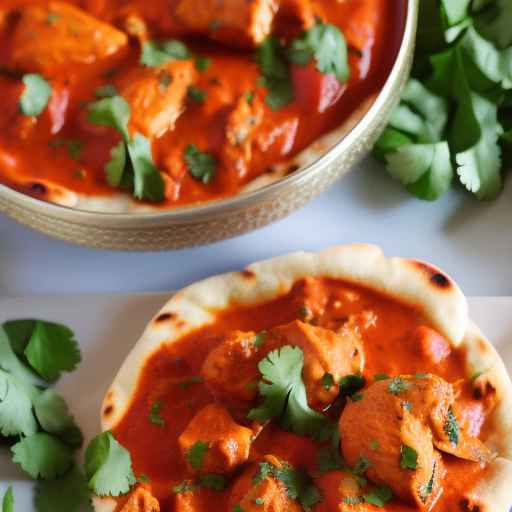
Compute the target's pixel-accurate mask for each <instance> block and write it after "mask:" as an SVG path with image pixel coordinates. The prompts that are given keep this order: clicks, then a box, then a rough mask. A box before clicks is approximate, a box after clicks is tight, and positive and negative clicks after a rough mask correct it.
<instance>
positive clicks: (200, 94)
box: [187, 85, 208, 103]
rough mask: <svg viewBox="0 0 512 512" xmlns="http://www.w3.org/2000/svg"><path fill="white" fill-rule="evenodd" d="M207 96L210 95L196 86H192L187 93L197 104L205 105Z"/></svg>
mask: <svg viewBox="0 0 512 512" xmlns="http://www.w3.org/2000/svg"><path fill="white" fill-rule="evenodd" d="M207 95H208V93H207V92H206V91H205V90H204V89H200V88H199V87H196V86H195V85H191V86H190V87H189V88H188V91H187V96H188V97H189V98H190V99H191V100H192V101H195V102H196V103H204V100H205V99H206V96H207Z"/></svg>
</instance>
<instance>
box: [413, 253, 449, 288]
mask: <svg viewBox="0 0 512 512" xmlns="http://www.w3.org/2000/svg"><path fill="white" fill-rule="evenodd" d="M410 263H411V264H412V265H413V267H415V268H417V269H418V270H420V272H421V273H422V274H423V275H424V276H425V277H426V278H427V279H428V281H429V283H430V284H431V285H432V286H433V288H435V289H436V290H439V291H443V292H444V291H449V290H451V289H452V288H454V287H455V285H454V284H453V282H452V280H451V279H450V278H449V277H447V276H446V275H445V274H443V273H442V272H441V271H440V270H439V269H438V268H436V267H434V266H433V265H429V264H428V263H425V262H423V261H417V260H410Z"/></svg>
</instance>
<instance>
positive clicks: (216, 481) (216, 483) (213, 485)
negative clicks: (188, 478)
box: [199, 474, 226, 491]
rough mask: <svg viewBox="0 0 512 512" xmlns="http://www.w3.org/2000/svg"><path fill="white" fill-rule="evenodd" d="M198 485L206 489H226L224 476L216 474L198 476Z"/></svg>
mask: <svg viewBox="0 0 512 512" xmlns="http://www.w3.org/2000/svg"><path fill="white" fill-rule="evenodd" d="M199 484H200V485H202V486H203V487H206V488H207V489H212V490H214V491H223V490H224V489H225V487H226V478H225V476H224V475H216V474H208V475H200V476H199Z"/></svg>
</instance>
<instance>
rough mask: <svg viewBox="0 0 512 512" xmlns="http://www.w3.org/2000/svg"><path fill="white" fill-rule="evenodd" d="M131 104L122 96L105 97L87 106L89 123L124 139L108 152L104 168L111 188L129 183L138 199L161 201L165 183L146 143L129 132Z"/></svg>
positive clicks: (137, 135)
mask: <svg viewBox="0 0 512 512" xmlns="http://www.w3.org/2000/svg"><path fill="white" fill-rule="evenodd" d="M129 119H130V105H128V102H127V101H126V100H125V99H124V98H123V97H121V96H113V97H111V98H104V99H102V100H99V101H96V102H95V103H92V104H91V105H89V121H90V122H91V123H94V124H99V125H103V126H110V127H112V128H115V129H116V130H117V131H118V132H119V133H120V134H121V135H122V136H123V140H122V141H121V142H120V143H119V144H118V145H116V146H114V148H113V149H112V151H111V159H110V161H109V162H108V163H107V164H106V166H105V172H106V174H107V179H108V182H109V183H110V184H111V185H112V186H122V185H123V183H130V188H133V195H134V196H135V197H136V198H137V199H146V200H148V201H154V202H160V201H163V199H164V181H163V179H162V176H161V175H160V171H159V170H158V169H157V167H156V166H155V163H154V162H153V156H152V153H151V144H150V142H149V140H148V139H147V138H146V137H144V136H143V135H141V134H140V133H136V134H135V135H134V136H133V137H131V136H130V135H129V133H128V121H129Z"/></svg>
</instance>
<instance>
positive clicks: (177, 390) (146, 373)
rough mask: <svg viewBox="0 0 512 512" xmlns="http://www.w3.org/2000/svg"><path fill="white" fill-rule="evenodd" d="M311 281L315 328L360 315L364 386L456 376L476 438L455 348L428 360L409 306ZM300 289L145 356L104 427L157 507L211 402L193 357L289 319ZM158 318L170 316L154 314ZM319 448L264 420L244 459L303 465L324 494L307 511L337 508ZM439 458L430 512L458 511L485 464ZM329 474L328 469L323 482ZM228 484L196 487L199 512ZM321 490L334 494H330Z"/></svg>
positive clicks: (407, 510)
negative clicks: (123, 409)
mask: <svg viewBox="0 0 512 512" xmlns="http://www.w3.org/2000/svg"><path fill="white" fill-rule="evenodd" d="M321 281H322V283H321V284H322V286H323V290H324V292H325V294H326V295H327V296H328V302H327V306H326V308H325V312H324V314H323V315H322V316H321V319H320V320H319V322H318V325H319V326H322V327H326V328H329V329H333V330H336V329H338V328H339V327H340V326H341V325H343V323H344V322H347V321H348V319H349V317H351V315H360V316H361V318H365V317H367V318H368V321H365V322H363V323H361V325H360V327H361V330H360V333H361V337H362V340H363V348H364V354H365V360H366V362H365V368H364V373H363V375H364V377H365V378H366V381H367V385H369V384H371V383H373V381H374V377H375V375H377V374H382V373H384V374H387V375H391V376H395V375H400V374H412V375H414V374H416V373H433V374H435V375H438V376H440V377H442V378H444V379H445V380H447V381H448V382H450V383H456V382H459V385H460V381H461V380H464V379H465V380H466V382H465V383H464V385H463V386H460V387H459V389H461V392H460V396H459V397H458V399H457V400H458V403H459V405H460V406H461V410H464V414H463V415H464V417H465V418H466V419H465V421H466V425H465V428H467V429H468V430H469V431H471V432H472V433H473V435H480V434H481V433H483V432H484V431H485V428H486V424H485V419H486V414H488V412H489V408H488V407H487V406H486V405H485V403H484V401H483V400H479V399H478V397H474V396H473V392H472V388H471V383H470V382H469V380H468V379H467V376H466V371H465V354H464V352H463V351H457V350H451V352H450V354H449V355H447V357H445V359H444V360H442V361H441V362H440V363H433V362H432V361H431V360H429V359H428V358H427V357H425V354H423V353H421V351H420V350H419V349H418V345H419V343H418V342H417V340H416V339H415V335H414V333H415V331H416V329H417V328H418V327H419V326H428V322H427V321H426V320H425V319H424V318H423V316H422V315H421V314H420V313H419V312H418V311H416V310H414V309H412V308H411V307H410V306H406V305H404V304H401V303H400V302H398V301H396V300H394V299H391V298H388V297H385V296H383V295H381V294H378V293H376V292H374V291H370V290H368V289H365V288H361V287H358V286H354V285H351V284H347V283H344V282H340V281H334V280H321ZM304 290H305V287H304V283H303V282H298V283H296V285H295V286H294V288H293V289H292V290H291V292H290V293H288V294H286V295H285V296H282V297H280V298H278V299H276V300H273V301H271V302H269V303H263V304H261V305H258V306H254V307H249V308H241V307H237V306H236V305H233V307H232V308H231V309H229V310H228V311H226V312H222V313H219V314H218V315H217V317H216V320H215V322H214V323H213V324H211V325H209V326H207V327H205V328H202V329H200V330H197V331H194V332H192V333H191V334H189V335H187V336H185V337H184V338H183V339H181V340H179V341H178V342H176V343H174V344H172V345H171V346H168V347H165V348H162V349H161V350H160V351H158V352H157V353H156V354H155V355H153V356H152V357H151V359H150V360H149V361H148V362H147V364H146V366H145V368H144V369H143V372H142V374H141V377H140V380H139V383H138V388H137V391H136V394H135V397H134V399H133V401H132V403H131V405H130V407H129V410H128V412H127V413H126V414H125V416H124V417H123V419H122V421H121V423H120V424H119V425H118V426H117V427H116V428H115V430H114V432H113V433H114V435H115V437H116V438H117V439H118V440H119V442H120V443H122V444H123V445H124V446H125V447H127V448H128V450H129V451H130V453H131V456H132V460H133V465H134V471H135V474H136V475H137V476H138V475H141V474H144V475H146V476H148V477H149V479H150V481H151V484H150V485H151V490H152V493H153V494H154V495H155V496H156V497H157V498H158V499H159V501H160V504H161V510H163V511H166V512H167V511H171V512H172V511H173V510H174V497H173V492H172V488H173V486H175V485H176V484H179V483H180V482H182V481H183V480H184V479H186V478H190V475H189V474H188V473H187V469H186V465H185V462H184V460H183V458H182V457H181V454H180V450H179V447H178V441H177V439H178V437H179V436H180V434H181V433H182V432H183V431H184V430H185V428H186V427H187V424H188V423H189V422H190V420H191V419H192V418H193V417H194V415H195V414H196V413H197V412H198V411H199V410H200V409H201V408H202V407H204V406H205V405H207V404H209V403H212V402H213V401H214V398H213V396H212V395H211V394H210V392H209V390H208V388H207V387H206V386H205V385H204V383H202V382H195V381H194V379H192V381H194V383H191V382H192V381H191V380H190V377H193V376H198V375H199V374H200V369H201V366H202V363H203V361H204V359H205V357H206V356H207V354H208V353H209V351H210V350H211V349H212V348H214V347H215V346H217V345H218V344H219V342H220V341H221V339H222V336H223V335H224V334H226V333H228V332H229V331H232V330H242V331H260V330H266V329H270V328H272V327H275V326H277V325H281V324H286V323H288V322H291V321H293V320H295V319H297V318H298V317H299V311H298V309H299V308H298V304H299V303H300V302H301V301H302V300H303V299H304V298H305V297H306V298H307V292H304ZM309 304H310V303H309ZM159 321H162V322H166V321H173V319H172V318H169V315H165V314H164V315H162V317H161V318H160V319H159ZM184 383H185V384H184ZM187 383H188V384H187ZM363 391H364V390H363ZM480 398H481V397H480ZM155 401H159V402H161V404H162V408H161V410H160V414H161V416H162V417H163V418H164V420H165V426H164V427H162V426H157V425H154V424H152V423H151V422H150V420H149V415H150V410H151V406H152V404H154V403H155ZM338 417H339V412H338V413H337V414H336V415H334V419H336V420H337V419H338ZM319 447H320V445H319V444H317V443H315V442H314V441H313V440H311V439H310V438H306V437H300V436H298V435H295V434H292V433H289V432H285V431H282V430H280V429H279V428H278V427H277V426H274V425H272V424H271V425H269V426H267V427H265V429H264V430H263V432H262V433H261V434H260V435H259V437H258V438H257V439H256V441H255V442H254V444H253V446H252V448H251V454H252V456H251V458H252V459H253V460H254V459H257V457H258V455H259V456H262V455H265V454H274V455H277V456H278V457H280V458H281V459H282V460H286V461H288V462H289V463H290V464H292V465H293V466H295V467H296V468H303V469H306V470H307V471H308V472H310V473H311V474H312V475H313V477H314V478H315V482H316V484H317V486H318V487H319V488H320V489H321V491H322V493H323V494H324V499H323V501H322V502H321V503H319V504H318V505H316V506H315V507H313V512H339V511H338V509H337V508H333V507H332V505H327V503H328V502H330V503H333V499H334V500H335V499H336V498H335V496H337V494H336V491H337V482H336V475H335V473H327V474H326V475H323V476H321V477H319V473H318V469H317V466H316V457H317V454H318V450H319ZM443 461H444V463H445V465H446V467H447V470H448V473H447V476H446V477H445V479H444V481H443V487H444V492H443V494H442V496H441V498H440V500H439V501H438V503H437V505H436V506H435V507H434V509H433V510H434V511H435V512H456V511H458V510H465V509H464V508H461V507H463V505H461V499H462V497H463V496H464V492H466V491H468V490H470V489H471V488H472V487H473V486H474V485H475V483H476V482H477V481H478V480H479V479H480V478H482V476H483V474H484V472H485V469H482V468H481V467H480V465H479V464H477V463H472V462H467V461H463V460H461V459H456V458H454V457H452V456H449V455H446V454H443ZM237 474H238V473H237ZM329 475H332V478H333V482H332V484H331V483H330V481H329V478H330V476H329ZM318 478H320V480H318ZM234 480H236V475H234V477H233V478H228V482H229V483H228V486H227V488H226V490H225V491H223V492H216V491H212V490H209V489H203V488H202V489H201V490H200V491H199V492H201V493H204V494H205V495H206V496H207V499H206V502H207V503H209V506H208V507H206V508H205V509H204V512H207V510H216V511H219V512H223V511H226V512H228V505H227V504H228V499H229V494H230V490H231V486H232V482H233V481H234ZM328 493H333V494H334V497H331V499H330V500H329V499H328ZM372 510H373V507H372ZM376 510H377V509H376ZM379 510H383V511H389V512H391V511H393V512H412V511H414V510H417V509H416V508H414V507H411V506H408V505H405V504H403V503H402V502H400V501H399V500H397V499H393V500H392V501H390V502H389V503H387V505H386V506H385V507H384V508H382V509H379ZM200 512H203V510H201V511H200ZM229 512H231V510H230V511H229Z"/></svg>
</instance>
